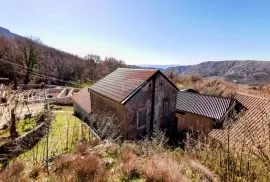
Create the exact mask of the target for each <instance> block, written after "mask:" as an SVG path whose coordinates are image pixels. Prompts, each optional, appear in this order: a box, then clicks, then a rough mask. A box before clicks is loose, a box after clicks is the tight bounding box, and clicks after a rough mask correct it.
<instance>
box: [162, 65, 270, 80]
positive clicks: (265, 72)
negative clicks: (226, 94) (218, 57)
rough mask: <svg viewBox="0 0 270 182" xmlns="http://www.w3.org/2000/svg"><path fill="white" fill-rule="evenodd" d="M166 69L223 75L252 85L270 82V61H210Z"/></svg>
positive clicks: (210, 75)
mask: <svg viewBox="0 0 270 182" xmlns="http://www.w3.org/2000/svg"><path fill="white" fill-rule="evenodd" d="M164 71H175V72H176V73H178V74H182V75H192V74H199V75H201V76H202V77H222V78H224V79H226V80H229V81H233V82H237V83H246V84H250V85H262V84H266V83H270V61H253V60H245V61H234V60H232V61H208V62H203V63H200V64H197V65H191V66H176V67H170V68H167V69H166V70H164Z"/></svg>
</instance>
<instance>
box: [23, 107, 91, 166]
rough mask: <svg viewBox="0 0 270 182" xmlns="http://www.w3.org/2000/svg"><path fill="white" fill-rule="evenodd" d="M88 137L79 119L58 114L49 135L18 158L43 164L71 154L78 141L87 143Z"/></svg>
mask: <svg viewBox="0 0 270 182" xmlns="http://www.w3.org/2000/svg"><path fill="white" fill-rule="evenodd" d="M90 137H91V136H90V134H89V130H87V129H86V128H85V127H84V126H83V124H82V121H81V120H80V119H78V118H77V117H75V116H73V115H72V114H71V113H69V112H58V113H56V118H55V121H53V122H52V124H51V129H50V131H49V135H48V136H46V137H44V138H43V139H41V140H40V141H39V143H38V144H37V145H36V146H35V147H34V148H33V149H31V150H29V151H27V152H26V153H24V154H22V155H21V156H19V158H20V159H23V160H26V161H30V162H32V163H34V164H37V163H43V162H45V160H46V159H48V158H49V159H50V158H54V157H55V156H57V155H59V154H62V153H68V152H71V151H72V150H73V149H74V146H75V144H76V142H77V141H78V140H86V141H87V140H89V139H90Z"/></svg>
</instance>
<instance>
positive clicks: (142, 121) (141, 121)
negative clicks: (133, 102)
mask: <svg viewBox="0 0 270 182" xmlns="http://www.w3.org/2000/svg"><path fill="white" fill-rule="evenodd" d="M146 119H147V109H143V110H140V111H139V113H138V128H141V127H144V126H145V125H146Z"/></svg>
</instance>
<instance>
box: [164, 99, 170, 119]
mask: <svg viewBox="0 0 270 182" xmlns="http://www.w3.org/2000/svg"><path fill="white" fill-rule="evenodd" d="M168 115H169V102H168V101H165V102H164V103H163V116H168Z"/></svg>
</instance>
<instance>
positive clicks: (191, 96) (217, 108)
mask: <svg viewBox="0 0 270 182" xmlns="http://www.w3.org/2000/svg"><path fill="white" fill-rule="evenodd" d="M231 101H232V99H230V98H223V97H215V96H209V95H201V94H197V93H192V92H185V91H179V92H178V94H177V102H176V109H177V110H178V111H185V112H190V113H194V114H198V115H202V116H206V117H209V118H214V119H221V118H222V116H223V115H224V114H225V112H226V111H227V109H228V108H229V107H230V104H231Z"/></svg>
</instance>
